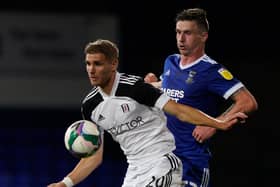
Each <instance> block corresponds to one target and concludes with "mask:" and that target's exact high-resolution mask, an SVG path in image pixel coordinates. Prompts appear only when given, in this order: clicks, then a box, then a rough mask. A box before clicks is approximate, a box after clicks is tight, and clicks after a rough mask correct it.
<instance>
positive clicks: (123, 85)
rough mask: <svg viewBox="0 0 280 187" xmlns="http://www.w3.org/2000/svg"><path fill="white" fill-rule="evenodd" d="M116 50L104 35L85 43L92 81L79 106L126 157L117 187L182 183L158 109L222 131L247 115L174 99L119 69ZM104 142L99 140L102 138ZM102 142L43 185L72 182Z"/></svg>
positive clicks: (91, 166)
mask: <svg viewBox="0 0 280 187" xmlns="http://www.w3.org/2000/svg"><path fill="white" fill-rule="evenodd" d="M118 57H119V51H118V48H117V46H116V45H115V44H114V43H113V42H111V41H109V40H102V39H99V40H96V41H95V42H90V43H89V44H88V45H87V46H86V47H85V62H86V70H87V73H88V77H89V80H90V83H91V85H92V86H93V87H92V89H91V90H90V91H89V93H88V94H87V95H86V97H85V98H84V99H83V102H82V106H81V111H82V116H83V118H84V119H86V120H90V121H92V122H94V123H96V124H97V125H98V126H99V127H100V129H101V131H102V140H104V136H103V135H104V132H108V133H109V134H110V135H111V136H112V138H113V139H114V140H115V141H116V142H118V143H119V145H120V147H121V149H122V151H123V153H124V154H125V156H126V159H127V162H128V168H127V172H126V175H125V178H124V182H123V184H122V187H144V186H145V187H149V186H153V187H159V186H165V187H182V186H183V185H184V184H183V181H182V169H183V168H182V162H181V161H180V159H178V157H177V156H175V155H174V153H173V152H172V151H173V150H175V140H174V137H173V135H172V133H171V132H170V131H169V130H168V128H167V126H166V117H165V115H164V113H163V111H165V112H167V113H169V114H171V115H175V116H176V117H177V118H178V119H180V120H182V121H185V122H187V121H188V122H191V123H193V124H196V125H207V126H211V127H214V128H217V129H222V130H227V129H229V128H230V127H231V126H232V125H234V124H236V123H237V122H238V118H241V119H244V120H245V119H246V118H247V115H245V114H244V113H242V112H237V113H235V114H233V115H231V116H228V118H227V119H225V120H218V119H215V118H212V117H211V116H209V115H206V114H205V113H203V112H201V111H200V110H197V109H195V108H192V107H190V106H187V105H182V104H179V103H176V102H174V101H173V100H171V99H170V97H168V96H167V95H166V94H165V93H164V92H162V91H161V90H160V89H156V88H154V87H153V86H151V85H150V84H147V83H145V82H144V80H143V78H141V77H138V76H134V75H128V74H125V73H119V72H118V71H117V68H118V64H119V61H118ZM102 142H104V141H102ZM102 158H103V143H102V145H101V147H100V148H99V149H98V150H97V152H96V153H95V154H93V155H92V156H89V157H85V158H81V160H80V161H79V162H78V164H77V165H76V167H75V168H74V169H73V170H72V171H71V172H70V173H69V174H68V175H67V176H66V177H65V178H64V179H63V180H61V181H59V182H57V183H52V184H50V185H49V186H48V187H72V186H74V185H76V184H78V183H79V182H81V181H82V180H84V179H85V178H86V177H87V176H88V175H89V174H90V173H91V172H92V171H94V170H95V169H96V168H97V167H98V166H99V165H100V164H101V163H102Z"/></svg>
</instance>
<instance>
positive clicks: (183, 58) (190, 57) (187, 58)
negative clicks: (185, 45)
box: [180, 51, 205, 66]
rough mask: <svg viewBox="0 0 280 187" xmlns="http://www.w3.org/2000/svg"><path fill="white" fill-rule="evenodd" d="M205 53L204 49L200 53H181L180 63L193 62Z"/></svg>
mask: <svg viewBox="0 0 280 187" xmlns="http://www.w3.org/2000/svg"><path fill="white" fill-rule="evenodd" d="M204 54H205V53H204V51H203V52H199V53H193V54H190V55H182V54H181V60H180V64H181V65H183V66H184V65H187V64H192V63H194V62H195V61H196V60H197V59H199V58H200V57H202V56H203V55H204Z"/></svg>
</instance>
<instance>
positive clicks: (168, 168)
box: [122, 153, 184, 187]
mask: <svg viewBox="0 0 280 187" xmlns="http://www.w3.org/2000/svg"><path fill="white" fill-rule="evenodd" d="M182 170H183V168H182V162H181V160H180V159H179V158H177V157H176V156H175V155H174V154H173V153H170V154H166V155H164V156H163V157H161V158H159V159H156V160H154V161H152V162H147V163H142V164H139V165H137V166H136V165H129V166H128V169H127V172H126V176H125V178H124V182H123V185H122V187H183V186H184V183H183V181H182V172H183V171H182Z"/></svg>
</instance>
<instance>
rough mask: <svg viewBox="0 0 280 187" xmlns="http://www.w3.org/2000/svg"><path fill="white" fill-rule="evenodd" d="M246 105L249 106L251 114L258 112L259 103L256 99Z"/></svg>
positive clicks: (248, 101) (251, 99) (250, 100)
mask: <svg viewBox="0 0 280 187" xmlns="http://www.w3.org/2000/svg"><path fill="white" fill-rule="evenodd" d="M246 105H247V108H248V112H249V113H251V112H254V111H256V110H258V103H257V101H256V99H255V98H254V97H253V98H250V99H248V100H247V102H246Z"/></svg>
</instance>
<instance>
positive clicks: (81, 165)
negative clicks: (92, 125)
mask: <svg viewBox="0 0 280 187" xmlns="http://www.w3.org/2000/svg"><path fill="white" fill-rule="evenodd" d="M103 140H104V139H103ZM103 142H104V141H102V144H101V146H100V148H99V149H98V150H97V151H96V153H95V154H93V155H92V156H90V157H86V158H82V159H81V160H80V161H79V162H78V164H77V165H76V167H75V168H74V169H73V170H72V171H71V172H70V173H69V174H68V175H67V179H68V181H67V180H66V181H65V180H63V181H60V182H58V183H53V184H50V185H48V187H72V186H71V183H73V185H76V184H78V183H79V182H81V181H82V180H84V179H85V178H86V177H87V176H88V175H89V174H90V173H91V172H92V171H94V170H95V169H96V168H97V167H98V166H99V165H100V164H101V163H102V160H103ZM68 177H69V178H70V180H71V181H70V185H66V183H69V178H68Z"/></svg>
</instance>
